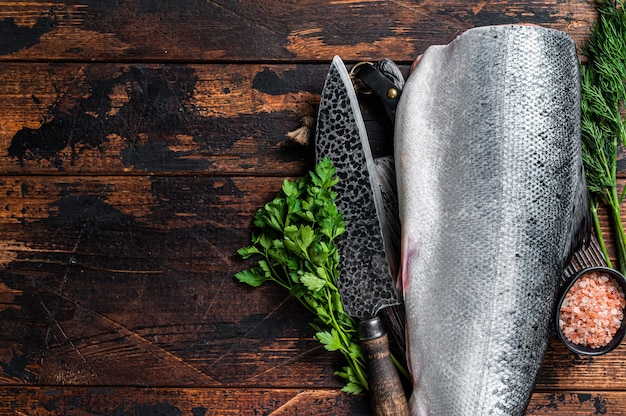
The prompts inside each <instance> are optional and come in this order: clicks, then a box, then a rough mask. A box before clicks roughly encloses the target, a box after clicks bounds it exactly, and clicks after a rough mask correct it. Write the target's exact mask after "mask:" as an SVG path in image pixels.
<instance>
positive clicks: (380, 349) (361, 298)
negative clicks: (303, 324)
mask: <svg viewBox="0 0 626 416" xmlns="http://www.w3.org/2000/svg"><path fill="white" fill-rule="evenodd" d="M315 153H316V159H317V160H320V159H322V158H323V157H328V158H330V160H331V161H332V163H333V165H334V167H335V169H336V171H337V176H338V178H339V182H338V183H337V184H336V185H335V187H334V190H335V192H337V198H336V201H335V202H336V204H337V208H338V209H339V211H340V212H342V213H343V216H344V221H345V223H346V231H345V232H344V233H343V234H342V235H341V236H340V238H338V239H337V240H336V245H337V249H338V250H339V253H340V256H341V260H340V264H339V266H338V269H339V279H338V282H337V285H338V289H339V292H340V295H341V299H342V303H343V306H344V310H345V311H346V313H348V314H349V315H351V316H353V317H355V318H357V319H358V320H359V322H360V330H361V346H362V348H363V352H364V354H365V356H366V357H367V360H368V376H369V380H370V382H369V385H370V386H369V387H370V389H369V390H370V400H371V402H372V409H373V411H374V413H375V414H376V415H395V416H398V415H407V416H408V414H409V412H408V405H407V401H406V397H405V395H404V391H403V388H402V384H401V382H400V378H399V376H398V373H397V372H396V370H395V367H394V366H393V363H392V361H391V358H390V354H389V343H388V338H387V334H386V332H385V329H384V327H383V324H382V321H381V320H380V318H379V317H378V312H379V311H380V310H381V309H382V308H385V307H389V306H394V305H398V304H400V300H399V296H398V293H397V291H396V288H395V283H394V279H393V277H392V275H391V272H390V270H391V264H392V262H393V259H392V258H391V255H389V250H387V249H386V248H388V247H390V245H391V243H392V242H391V241H389V239H390V237H389V236H390V233H389V230H387V229H386V224H387V223H386V221H385V220H384V201H383V196H382V193H381V189H380V183H379V182H378V177H377V175H376V164H375V161H374V158H373V156H372V152H371V149H370V145H369V140H368V136H367V131H366V128H365V123H364V121H363V117H362V115H361V111H360V108H359V102H358V99H357V95H356V92H355V90H354V87H353V85H352V81H351V79H350V74H349V73H348V71H347V69H346V67H345V65H344V63H343V61H342V60H341V58H339V57H338V56H335V58H334V59H333V61H332V63H331V65H330V69H329V71H328V74H327V76H326V80H325V83H324V88H323V90H322V96H321V99H320V106H319V110H318V117H317V126H316V136H315Z"/></svg>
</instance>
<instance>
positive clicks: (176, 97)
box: [0, 0, 626, 415]
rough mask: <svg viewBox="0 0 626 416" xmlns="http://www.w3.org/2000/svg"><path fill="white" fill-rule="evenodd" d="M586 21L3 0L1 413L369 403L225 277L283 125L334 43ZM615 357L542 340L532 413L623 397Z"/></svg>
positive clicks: (293, 322) (604, 407)
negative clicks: (344, 389) (545, 347)
mask: <svg viewBox="0 0 626 416" xmlns="http://www.w3.org/2000/svg"><path fill="white" fill-rule="evenodd" d="M595 19H596V14H595V4H594V3H593V2H592V1H580V0H578V1H577V0H572V1H557V0H553V1H542V2H540V1H514V0H509V1H506V0H501V1H467V0H463V1H461V0H458V1H453V0H450V1H447V0H446V1H434V0H427V1H419V2H404V1H399V2H384V1H338V2H319V1H285V2H273V1H267V0H262V1H240V2H233V1H226V0H216V1H210V2H205V1H197V0H180V1H175V0H163V1H158V0H135V1H130V0H119V1H116V2H101V1H96V0H84V1H66V2H62V3H60V2H57V1H48V2H44V1H32V2H25V1H24V2H22V1H2V0H0V230H1V231H0V414H3V415H4V414H28V415H66V414H77V415H79V414H80V415H82V414H85V415H95V414H98V415H102V414H135V415H151V414H162V415H182V414H185V415H187V414H189V415H222V414H251V415H252V414H276V415H278V414H280V415H323V414H328V415H343V414H345V415H367V414H369V404H368V402H367V398H366V397H365V396H364V395H358V396H349V395H346V394H343V393H341V392H340V391H339V389H340V387H341V383H340V382H339V381H338V380H337V379H336V378H335V377H334V376H333V372H334V371H335V370H337V369H339V368H340V367H341V365H342V362H341V360H340V358H339V357H338V356H337V355H334V354H332V353H329V352H327V351H325V350H324V349H323V348H321V347H320V345H319V343H318V342H317V341H315V340H314V339H313V338H312V335H313V332H312V329H311V328H310V327H309V326H308V321H309V316H308V315H307V313H306V312H305V311H303V310H302V309H303V308H301V307H300V305H299V304H297V302H295V301H294V300H293V299H292V298H290V297H289V296H287V294H285V293H284V292H282V291H281V290H280V289H277V288H275V287H272V286H269V285H268V286H262V287H260V288H258V289H251V288H248V287H245V286H243V285H240V284H237V283H236V282H235V280H234V278H233V275H234V273H235V272H237V271H239V270H242V269H244V268H245V267H247V266H248V265H249V264H250V263H246V262H243V261H242V260H240V259H239V257H238V256H237V254H236V250H237V248H239V247H242V246H244V245H246V244H247V243H248V241H249V238H250V233H251V232H252V228H251V226H252V216H253V215H254V213H255V211H256V210H257V209H258V208H259V207H260V206H262V205H263V204H264V203H265V202H266V201H267V200H269V199H271V198H272V197H273V196H274V195H275V193H276V192H277V190H278V189H279V187H280V184H281V182H282V180H283V179H284V178H285V177H290V178H294V177H298V176H300V175H302V174H303V173H305V172H306V171H307V170H308V169H309V168H311V167H312V163H313V152H312V149H311V147H310V146H299V145H295V144H294V143H291V142H289V141H288V140H287V139H286V138H285V133H286V132H287V131H289V130H292V129H294V128H296V127H298V125H299V120H300V118H301V117H302V116H304V115H308V114H311V113H313V112H314V111H315V108H316V103H317V100H318V99H319V93H320V90H321V88H322V84H323V80H324V76H325V73H326V70H327V67H328V64H329V61H330V59H331V58H332V56H333V55H335V54H339V55H340V56H342V58H344V59H345V60H346V61H348V62H350V63H354V62H357V61H359V60H364V59H365V60H376V59H379V58H382V57H385V56H386V57H389V58H392V59H394V60H395V61H397V62H398V63H400V64H401V65H402V68H403V69H404V70H405V71H406V70H407V69H408V65H409V64H410V62H411V61H412V60H413V59H414V58H415V57H416V56H417V55H418V54H419V53H421V52H423V51H424V50H425V48H426V47H428V46H429V45H431V44H441V43H446V42H448V41H450V40H451V39H453V38H454V37H455V36H456V35H457V34H459V33H461V32H462V31H463V30H466V29H468V28H470V27H473V26H478V25H485V24H502V23H535V24H541V25H544V26H547V27H552V28H556V29H560V30H564V31H566V32H567V33H569V34H570V35H571V36H572V37H573V38H574V40H575V41H576V42H577V44H579V45H582V44H583V43H584V41H585V39H586V37H587V34H588V31H589V28H590V25H591V24H592V23H593V21H594V20H595ZM386 133H387V132H386V131H385V129H384V126H383V128H381V130H380V131H375V132H374V133H373V136H380V137H383V138H384V136H385V135H386ZM381 146H384V145H381ZM620 166H621V165H620ZM622 170H623V169H622ZM604 223H605V224H606V221H605V222H604ZM624 360H626V347H623V346H622V347H620V348H618V349H617V350H616V351H615V352H613V353H611V354H608V355H605V356H602V357H596V358H588V357H577V356H574V355H573V354H571V353H569V352H567V351H566V350H565V349H564V347H563V346H562V345H560V344H559V343H558V342H557V341H555V340H553V342H552V343H551V345H550V349H549V351H548V354H547V357H546V360H545V364H544V366H543V368H542V371H541V374H540V377H539V380H538V384H537V386H536V390H535V392H534V394H533V397H532V401H531V403H530V405H529V408H528V410H527V414H528V415H557V414H559V415H563V414H567V415H590V414H611V415H618V414H626V411H624V410H622V409H625V408H626V366H625V365H624V364H623V362H624Z"/></svg>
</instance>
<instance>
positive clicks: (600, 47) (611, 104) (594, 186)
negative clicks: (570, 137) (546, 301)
mask: <svg viewBox="0 0 626 416" xmlns="http://www.w3.org/2000/svg"><path fill="white" fill-rule="evenodd" d="M598 12H599V20H598V22H596V23H595V24H594V26H593V28H592V30H591V34H590V37H589V42H588V44H587V46H586V47H585V48H584V49H583V50H582V53H583V54H584V55H585V56H586V57H587V58H588V62H587V64H586V65H582V66H581V74H582V75H581V89H582V99H581V115H582V126H581V127H582V147H583V162H584V165H585V174H586V179H587V187H588V189H589V192H590V194H591V201H590V202H591V213H592V216H593V220H594V225H595V230H596V235H597V236H598V241H599V243H600V246H601V247H602V251H603V252H604V257H605V258H606V260H607V263H608V265H609V267H613V266H612V265H611V261H610V259H609V255H608V252H607V249H606V247H605V244H604V239H603V237H602V232H601V230H600V220H599V217H598V207H599V205H600V202H603V203H604V204H605V205H606V207H607V208H608V211H609V218H610V219H611V223H612V228H613V234H614V238H615V248H616V254H617V262H618V265H617V266H618V267H619V270H620V271H621V272H622V273H626V235H625V233H624V227H623V224H622V221H621V211H620V204H621V202H622V201H623V200H624V195H625V192H624V189H618V185H617V153H618V147H619V146H621V145H626V123H625V121H624V106H625V104H626V103H625V100H626V12H625V11H624V0H617V1H615V0H600V1H599V6H598Z"/></svg>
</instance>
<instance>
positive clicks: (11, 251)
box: [0, 177, 340, 387]
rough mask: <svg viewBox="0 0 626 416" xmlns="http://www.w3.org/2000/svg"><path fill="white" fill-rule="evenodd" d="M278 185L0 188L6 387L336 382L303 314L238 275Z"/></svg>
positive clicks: (0, 326)
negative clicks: (241, 251)
mask: <svg viewBox="0 0 626 416" xmlns="http://www.w3.org/2000/svg"><path fill="white" fill-rule="evenodd" d="M281 182H282V178H262V179H259V178H202V177H199V178H193V179H191V178H185V177H157V178H147V177H130V178H127V177H94V178H85V177H73V178H68V177H59V178H57V179H51V178H49V177H10V178H2V179H0V189H2V195H3V196H2V197H1V199H2V200H3V201H4V202H3V204H2V205H3V210H2V212H3V215H2V218H1V220H0V221H1V223H2V225H1V227H2V230H3V240H2V253H3V256H2V261H1V262H0V264H1V266H0V267H1V268H0V300H1V302H0V333H2V334H3V337H2V339H0V362H1V363H2V365H1V366H0V368H1V370H0V381H2V382H4V383H37V384H40V383H41V384H85V385H181V386H184V385H187V386H191V385H194V386H198V385H208V386H218V385H228V384H230V383H235V384H241V383H245V384H246V385H248V386H255V385H276V386H281V385H282V386H284V387H293V386H294V385H301V386H303V387H313V386H318V387H321V386H326V387H336V386H338V385H340V384H339V382H338V380H336V379H335V378H334V377H333V373H334V371H335V370H337V369H339V368H340V367H338V366H337V356H336V355H334V354H329V353H327V352H326V351H325V350H324V349H323V348H322V347H321V345H320V344H319V343H318V342H317V341H315V340H314V339H313V338H312V335H313V331H312V329H311V328H310V327H309V325H308V321H309V319H310V316H309V315H308V312H306V311H305V310H304V308H302V307H301V306H300V305H299V304H297V303H296V302H295V301H294V300H293V299H292V298H290V297H289V296H288V294H287V293H285V292H283V291H280V290H277V289H276V288H272V287H270V286H268V287H263V288H260V289H257V290H252V289H251V288H249V287H247V286H245V285H242V284H239V283H237V282H236V280H235V279H234V273H235V272H237V271H238V270H242V269H243V268H245V267H246V265H247V264H249V263H246V262H243V261H242V260H241V259H240V258H239V256H238V255H237V254H236V250H237V248H239V247H242V246H244V245H247V244H249V238H250V234H249V229H250V228H249V227H250V225H251V221H252V217H253V215H254V213H255V211H256V210H257V208H258V207H260V206H262V205H263V204H264V202H265V201H267V200H269V199H270V198H271V197H273V195H274V194H275V192H276V191H277V189H279V187H280V184H281ZM55 194H56V196H53V195H55ZM302 374H306V377H302Z"/></svg>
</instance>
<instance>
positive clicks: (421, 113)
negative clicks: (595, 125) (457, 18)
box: [394, 25, 590, 416]
mask: <svg viewBox="0 0 626 416" xmlns="http://www.w3.org/2000/svg"><path fill="white" fill-rule="evenodd" d="M579 111H580V86H579V72H578V58H577V54H576V47H575V44H574V42H573V41H572V39H571V38H570V37H569V36H568V35H567V34H565V33H563V32H560V31H556V30H551V29H546V28H541V27H537V26H514V25H513V26H487V27H480V28H474V29H470V30H468V31H467V32H465V33H463V34H461V35H460V36H459V37H457V39H455V40H454V41H452V42H451V43H450V44H448V45H445V46H441V45H437V46H432V47H430V48H429V49H427V51H426V52H425V53H424V55H423V57H422V58H421V60H420V61H419V64H418V65H416V67H415V69H414V71H413V72H412V73H411V75H410V76H409V78H408V80H407V83H406V85H405V88H404V91H403V94H402V97H401V99H400V102H399V105H398V109H397V114H396V127H395V155H394V157H395V163H396V175H397V186H398V198H399V210H400V219H401V223H402V255H401V256H402V258H401V263H402V266H401V267H402V271H401V283H402V285H403V293H404V303H405V312H406V331H407V344H408V352H407V360H408V362H409V366H410V370H411V376H412V379H413V393H412V396H411V399H410V405H411V414H412V415H420V416H422V415H429V416H435V415H445V416H454V415H462V416H467V415H521V414H523V413H524V410H525V408H526V406H527V404H528V401H529V400H530V396H531V393H532V390H533V388H534V384H535V381H536V377H537V373H538V371H539V367H540V365H541V362H542V360H543V357H544V354H545V351H546V348H547V344H548V339H549V334H550V329H549V328H550V322H551V317H552V314H553V312H554V309H555V302H556V295H557V291H558V287H559V281H560V278H561V274H562V270H563V267H564V263H565V262H566V261H567V259H568V258H569V257H570V256H571V254H572V251H573V250H575V249H576V248H577V247H578V246H579V245H580V243H581V242H582V241H583V240H585V239H586V238H587V236H588V233H589V232H590V231H589V224H590V221H589V217H588V215H589V210H588V196H587V189H586V185H585V181H584V172H583V165H582V158H581V144H580V113H579Z"/></svg>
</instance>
